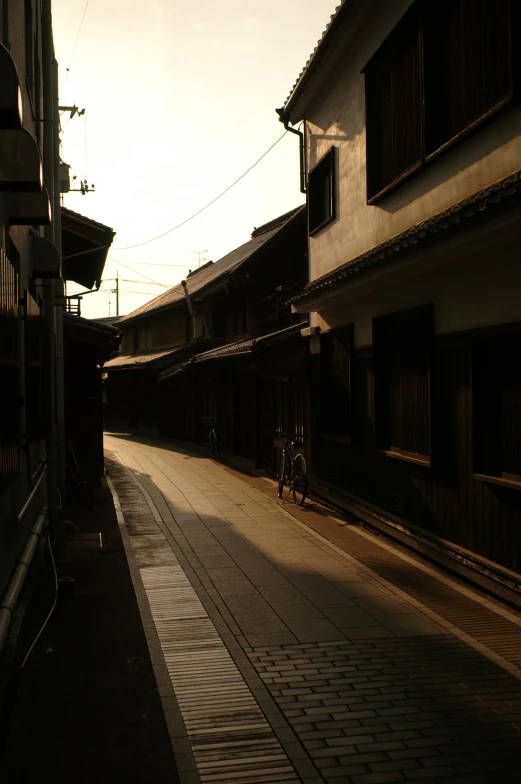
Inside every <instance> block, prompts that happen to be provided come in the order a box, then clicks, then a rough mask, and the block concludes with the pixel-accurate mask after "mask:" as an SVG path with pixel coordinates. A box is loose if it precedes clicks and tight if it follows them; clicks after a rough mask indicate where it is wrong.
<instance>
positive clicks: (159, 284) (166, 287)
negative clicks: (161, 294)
mask: <svg viewBox="0 0 521 784" xmlns="http://www.w3.org/2000/svg"><path fill="white" fill-rule="evenodd" d="M109 259H112V261H115V262H116V264H121V266H122V267H126V269H128V270H130V271H131V272H135V273H136V275H141V277H142V278H145V280H149V281H150V282H151V283H155V284H156V286H162V287H163V288H164V289H168V288H170V287H169V286H167V285H166V283H158V282H157V280H152V278H148V277H147V276H146V275H143V273H142V272H140V271H139V270H133V269H132V268H131V267H128V266H127V265H126V264H123V262H122V261H119V259H115V258H114V256H109Z"/></svg>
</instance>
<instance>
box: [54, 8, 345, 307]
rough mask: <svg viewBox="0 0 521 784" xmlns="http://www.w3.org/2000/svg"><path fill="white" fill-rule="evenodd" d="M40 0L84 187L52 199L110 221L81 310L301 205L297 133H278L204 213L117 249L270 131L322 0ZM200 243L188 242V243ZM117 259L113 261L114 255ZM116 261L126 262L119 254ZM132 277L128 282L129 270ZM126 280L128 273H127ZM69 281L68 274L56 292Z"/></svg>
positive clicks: (210, 184)
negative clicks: (93, 287)
mask: <svg viewBox="0 0 521 784" xmlns="http://www.w3.org/2000/svg"><path fill="white" fill-rule="evenodd" d="M84 9H85V0H53V27H54V38H55V48H56V56H57V59H58V62H59V65H60V104H61V105H73V104H76V105H77V106H78V107H79V108H80V109H83V108H85V109H86V112H85V115H84V116H83V117H78V116H76V117H74V118H73V119H72V120H69V115H68V114H67V113H64V114H63V115H62V128H63V133H62V157H63V159H64V160H65V161H66V162H67V163H69V164H70V165H71V174H75V175H77V178H78V179H77V182H79V180H80V179H83V178H84V177H86V178H87V179H88V181H89V184H90V183H94V185H95V188H96V191H95V193H89V194H88V195H85V196H82V194H81V193H71V194H67V195H66V196H65V199H64V204H65V206H66V207H69V208H70V209H72V210H75V211H77V212H80V213H82V214H84V215H86V216H88V217H90V218H93V219H94V220H96V221H99V222H101V223H105V224H106V225H108V226H111V227H112V228H113V229H114V230H115V231H116V232H117V234H116V237H115V238H114V242H113V246H112V249H111V250H110V251H109V254H110V257H109V259H108V260H107V264H106V266H105V273H104V278H105V281H106V282H104V283H102V286H101V288H102V289H105V291H100V292H99V293H97V294H89V295H88V296H86V297H85V298H84V300H83V302H82V315H84V316H86V317H93V318H95V317H102V316H108V315H109V299H110V314H111V315H115V312H116V311H115V297H114V295H113V294H112V295H109V291H108V289H110V288H113V287H114V285H115V284H114V282H113V281H111V280H110V279H113V278H115V275H116V271H118V272H119V278H120V292H121V293H120V314H125V313H129V312H131V311H132V310H134V309H135V308H137V307H139V306H140V305H143V304H144V303H145V302H146V301H147V300H149V299H151V298H152V297H154V296H156V295H157V294H159V293H161V292H162V291H164V290H165V289H164V288H162V287H160V286H156V285H152V284H151V283H149V282H147V281H145V280H144V279H143V278H142V275H145V276H146V277H148V278H150V279H152V280H153V281H156V282H157V283H163V284H166V285H167V286H171V285H175V284H176V283H178V282H179V281H180V280H181V279H182V278H183V277H184V276H185V275H186V274H187V272H188V270H189V269H190V268H192V269H193V268H194V267H197V266H198V259H199V258H200V259H201V263H204V261H209V260H210V259H212V260H214V261H216V260H217V259H219V258H220V257H221V256H223V255H225V254H226V253H228V252H229V251H231V250H233V248H235V247H237V246H238V245H241V244H242V243H244V242H246V241H247V240H248V239H249V238H250V234H251V232H252V230H253V228H254V227H255V226H260V225H262V224H263V223H265V222H267V221H269V220H272V219H273V218H275V217H277V216H278V215H280V214H282V213H284V212H287V211H288V210H290V209H292V208H293V207H296V206H297V205H298V204H301V203H302V202H303V200H304V197H303V195H302V194H301V193H300V191H299V163H298V139H297V137H296V136H294V135H292V134H287V135H286V136H285V137H284V139H282V141H281V142H280V143H279V144H278V145H277V146H276V147H275V149H274V150H273V151H272V152H270V154H269V155H268V156H267V157H266V158H265V159H264V160H263V161H261V163H260V164H259V165H258V166H257V167H256V168H255V169H254V170H253V171H252V172H251V173H250V174H248V175H247V177H245V179H244V180H242V181H241V182H240V183H239V184H238V185H236V186H235V187H234V188H233V189H232V190H231V191H230V192H229V193H227V194H226V195H225V196H224V197H223V198H222V199H220V200H219V201H218V202H217V203H216V204H214V205H212V206H211V207H210V208H209V209H208V210H207V211H206V212H204V213H203V214H202V215H200V216H198V217H197V218H195V219H194V220H193V221H191V222H189V223H188V224H187V225H186V226H183V227H182V228H181V229H179V230H177V231H175V232H173V233H171V234H169V235H167V236H166V237H164V238H162V239H160V240H157V241H156V242H152V243H150V244H148V245H143V246H142V247H139V248H135V249H131V250H118V248H122V247H125V246H128V245H133V244H135V243H140V242H143V241H144V240H147V239H149V238H151V237H154V236H156V235H158V234H161V233H162V232H164V231H166V230H167V229H169V228H170V227H172V226H175V225H176V224H178V223H181V222H182V221H183V220H185V219H186V218H187V217H189V216H190V215H191V214H192V213H194V212H197V210H199V209H200V208H201V207H203V206H204V205H205V204H206V203H207V202H209V201H211V200H212V199H213V198H215V196H217V195H218V194H219V193H220V192H221V191H223V190H224V189H225V188H227V187H228V186H229V185H230V184H231V183H232V182H233V181H234V180H236V179H237V178H238V177H239V176H240V175H241V174H242V173H243V172H244V171H245V170H246V169H248V168H249V167H250V166H251V165H252V164H253V163H254V162H255V161H256V160H257V159H258V158H259V157H260V156H261V155H262V154H263V153H264V152H265V151H266V150H267V149H268V147H270V146H271V145H272V144H273V143H274V142H275V141H276V140H277V139H278V138H279V136H281V135H282V133H283V132H284V128H283V126H282V125H281V124H280V122H279V121H278V118H277V115H276V114H275V108H276V107H278V106H281V105H282V104H283V103H284V100H285V98H286V96H287V95H288V93H289V91H290V89H291V86H292V85H293V83H294V81H295V79H296V78H297V76H298V74H299V72H300V71H301V69H302V67H303V66H304V64H305V62H306V60H307V59H308V57H309V54H310V52H311V51H312V50H313V49H314V47H315V45H316V42H317V40H318V39H319V38H320V36H321V35H322V31H323V30H324V28H325V26H326V24H327V22H328V21H329V17H330V15H331V14H332V13H333V11H334V0H299V2H298V3H297V2H285V3H282V2H280V1H279V0H255V2H253V0H223V2H221V3H219V4H217V3H215V2H214V1H212V0H199V2H197V3H186V2H181V0H147V2H143V0H90V2H89V5H88V8H87V12H86V14H85V19H84V22H83V27H82V29H81V33H80V37H79V39H78V43H77V46H76V50H75V52H74V56H73V58H72V62H71V64H70V71H69V72H67V70H66V69H67V67H68V65H69V62H70V58H71V53H72V50H73V45H74V40H75V38H76V35H77V32H78V28H79V25H80V21H81V17H82V14H83V11H84ZM200 251H201V253H199V252H200ZM114 259H117V260H118V261H119V262H121V263H122V264H118V263H117V262H116V261H115V260H114ZM123 264H124V265H127V267H130V268H131V269H127V267H124V266H122V265H123ZM131 281H132V282H131ZM135 281H137V282H135ZM78 291H80V287H79V286H76V285H75V284H71V285H69V287H68V293H71V294H72V293H76V292H78Z"/></svg>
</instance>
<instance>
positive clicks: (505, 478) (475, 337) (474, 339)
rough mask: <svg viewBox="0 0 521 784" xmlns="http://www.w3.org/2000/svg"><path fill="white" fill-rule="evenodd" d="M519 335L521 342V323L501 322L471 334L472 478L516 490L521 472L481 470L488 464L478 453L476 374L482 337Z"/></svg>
mask: <svg viewBox="0 0 521 784" xmlns="http://www.w3.org/2000/svg"><path fill="white" fill-rule="evenodd" d="M516 335H517V336H518V337H519V339H520V343H521V323H518V322H516V323H513V324H501V325H497V326H494V327H490V328H485V329H478V330H473V331H472V333H471V335H470V347H471V419H472V478H473V479H476V480H478V481H480V482H484V483H486V484H494V485H500V486H503V487H509V488H512V489H515V490H521V473H520V474H512V473H509V472H505V471H497V472H495V471H494V472H493V471H488V470H480V469H485V468H486V466H484V465H481V466H480V464H479V459H480V458H479V457H478V454H477V444H478V441H479V436H478V430H479V427H480V426H479V423H478V421H477V418H476V395H477V394H478V391H477V389H476V376H477V363H478V362H479V360H478V358H477V352H476V347H477V344H478V343H479V340H480V339H483V338H494V337H495V338H497V339H498V340H500V339H501V337H502V336H504V337H513V336H516Z"/></svg>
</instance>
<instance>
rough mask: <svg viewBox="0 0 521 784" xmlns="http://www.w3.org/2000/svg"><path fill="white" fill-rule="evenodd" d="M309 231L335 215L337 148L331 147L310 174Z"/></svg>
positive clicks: (323, 224)
mask: <svg viewBox="0 0 521 784" xmlns="http://www.w3.org/2000/svg"><path fill="white" fill-rule="evenodd" d="M308 210H309V233H310V234H314V233H315V232H317V231H319V230H320V229H321V228H322V227H323V226H325V225H326V223H329V221H331V220H333V218H334V217H335V148H334V147H331V148H330V149H329V151H328V152H326V154H325V155H324V156H323V157H322V158H321V159H320V160H319V162H318V163H317V165H316V166H315V167H314V168H313V169H311V171H310V172H309V176H308Z"/></svg>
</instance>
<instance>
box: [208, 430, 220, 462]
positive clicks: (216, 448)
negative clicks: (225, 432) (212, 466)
mask: <svg viewBox="0 0 521 784" xmlns="http://www.w3.org/2000/svg"><path fill="white" fill-rule="evenodd" d="M209 439H210V449H211V450H212V452H213V454H214V455H215V457H219V442H218V441H217V436H216V435H215V430H214V429H213V428H212V429H211V430H210V436H209Z"/></svg>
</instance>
